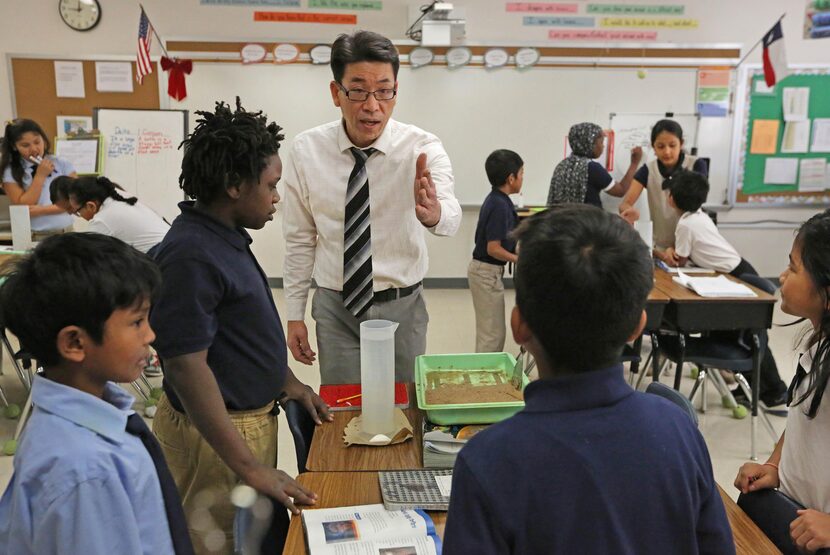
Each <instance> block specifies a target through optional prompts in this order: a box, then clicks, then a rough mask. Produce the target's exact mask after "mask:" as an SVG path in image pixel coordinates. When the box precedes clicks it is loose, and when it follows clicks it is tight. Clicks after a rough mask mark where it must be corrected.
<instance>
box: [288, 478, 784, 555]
mask: <svg viewBox="0 0 830 555" xmlns="http://www.w3.org/2000/svg"><path fill="white" fill-rule="evenodd" d="M718 492H719V493H720V498H721V500H722V501H723V506H724V508H725V509H726V518H728V519H729V526H730V527H731V528H732V536H733V537H734V538H735V551H736V553H737V555H781V552H780V551H778V548H777V547H775V544H773V543H772V542H771V541H770V539H769V538H768V537H767V536H766V535H765V534H764V533H763V532H762V531H761V529H760V528H758V527H757V526H756V525H755V523H754V522H752V519H751V518H749V516H748V515H747V514H746V513H745V512H744V511H743V509H741V508H740V507H738V504H737V503H735V502H734V501H733V500H732V498H731V497H729V496H728V495H727V494H726V492H725V491H723V488H721V487H720V486H718ZM292 524H293V523H292Z"/></svg>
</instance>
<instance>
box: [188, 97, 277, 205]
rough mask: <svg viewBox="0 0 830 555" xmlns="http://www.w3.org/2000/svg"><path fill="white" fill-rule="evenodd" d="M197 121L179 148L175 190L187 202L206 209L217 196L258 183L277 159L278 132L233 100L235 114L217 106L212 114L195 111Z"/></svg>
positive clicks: (273, 125) (265, 119) (275, 127)
mask: <svg viewBox="0 0 830 555" xmlns="http://www.w3.org/2000/svg"><path fill="white" fill-rule="evenodd" d="M196 114H197V115H199V116H201V119H199V120H197V125H196V129H194V130H193V133H191V134H190V135H189V136H188V137H187V138H186V139H185V140H184V141H183V142H182V144H181V147H183V148H184V158H183V159H182V173H181V175H180V176H179V186H180V187H181V188H182V189H183V190H184V192H185V193H186V194H187V195H188V196H189V197H191V198H194V199H196V200H199V201H200V202H203V203H205V204H210V203H211V202H213V200H214V199H216V198H217V197H218V196H219V194H220V193H221V192H222V191H225V190H227V189H228V188H229V187H235V186H239V185H241V184H242V183H248V182H253V183H257V182H258V181H259V176H260V174H261V173H262V170H264V169H265V166H266V164H267V159H268V157H269V156H272V155H274V154H278V153H279V150H280V141H281V140H283V139H284V138H285V137H284V136H283V135H281V134H280V131H281V130H282V127H280V126H279V125H277V124H276V123H273V122H272V123H268V119H267V118H266V117H265V116H264V115H263V113H262V112H261V111H259V112H247V111H245V109H244V108H243V107H242V105H241V103H240V101H239V97H236V110H235V111H233V110H231V107H230V106H228V105H227V104H225V103H224V102H217V103H216V109H215V111H214V112H204V111H197V112H196Z"/></svg>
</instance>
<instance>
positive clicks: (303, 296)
mask: <svg viewBox="0 0 830 555" xmlns="http://www.w3.org/2000/svg"><path fill="white" fill-rule="evenodd" d="M298 148H299V146H298V145H297V143H296V142H295V143H294V145H292V151H291V156H290V157H289V160H288V163H287V164H285V167H284V172H283V182H284V183H285V201H284V209H283V219H282V222H283V235H285V258H284V263H283V264H284V265H283V288H284V291H285V305H286V319H287V320H288V324H287V326H286V327H287V329H286V336H287V339H286V341H287V343H288V350H289V351H291V356H293V357H294V360H296V361H297V362H301V363H303V364H312V363H313V362H314V360H315V359H316V358H317V353H315V352H314V350H313V349H312V348H311V344H310V343H309V341H308V328H307V327H306V324H305V309H306V303H307V302H308V291H309V289H310V288H311V274H312V272H313V271H314V256H315V251H316V249H317V225H316V224H315V223H314V216H313V215H312V213H311V206H310V203H309V199H308V187H307V185H306V183H305V175H304V173H303V171H302V170H303V168H302V167H299V166H298V165H297V164H296V163H295V159H296V158H297V156H298Z"/></svg>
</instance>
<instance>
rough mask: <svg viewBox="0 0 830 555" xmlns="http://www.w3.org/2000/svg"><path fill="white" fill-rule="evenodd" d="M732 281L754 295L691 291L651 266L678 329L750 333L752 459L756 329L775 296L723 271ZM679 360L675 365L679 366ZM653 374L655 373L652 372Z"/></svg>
mask: <svg viewBox="0 0 830 555" xmlns="http://www.w3.org/2000/svg"><path fill="white" fill-rule="evenodd" d="M726 277H727V278H728V279H730V280H732V281H736V282H738V283H743V284H744V285H746V286H747V287H749V288H750V289H752V291H754V292H755V294H756V295H757V296H755V297H718V298H705V297H701V296H700V295H698V294H697V293H695V292H694V291H692V290H690V289H687V288H686V287H683V286H682V285H680V284H678V283H675V282H674V281H672V275H671V274H669V273H668V272H666V271H664V270H661V269H660V268H655V270H654V278H655V287H656V288H657V289H659V290H660V291H662V292H663V293H665V294H666V295H668V296H669V298H670V302H669V304H668V305H667V306H666V310H665V313H664V315H663V319H664V322H665V324H666V325H667V326H668V327H669V328H671V329H675V330H677V331H678V332H681V333H687V334H688V333H698V332H709V331H719V330H750V331H751V332H752V334H753V358H754V365H753V366H754V368H753V370H752V424H751V425H752V432H751V436H752V453H751V456H752V460H756V446H755V436H756V430H757V427H758V395H759V392H760V382H761V379H760V376H761V358H760V353H759V352H758V341H759V339H758V333H759V332H760V331H762V330H765V329H768V328H770V327H771V326H772V313H773V310H774V308H775V297H774V296H773V295H770V294H769V293H766V292H765V291H761V290H760V289H758V288H757V287H753V286H752V285H750V284H748V283H744V282H742V281H741V280H739V279H737V278H734V277H732V276H729V275H726ZM682 366H683V365H682V360H681V364H679V365H678V367H680V368H682ZM680 376H681V372H675V375H674V388H675V389H678V390H679V389H680ZM655 377H657V374H655Z"/></svg>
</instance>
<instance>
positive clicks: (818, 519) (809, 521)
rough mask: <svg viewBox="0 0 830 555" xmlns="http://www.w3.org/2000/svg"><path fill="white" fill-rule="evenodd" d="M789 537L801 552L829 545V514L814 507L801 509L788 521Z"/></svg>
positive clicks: (812, 550) (813, 550)
mask: <svg viewBox="0 0 830 555" xmlns="http://www.w3.org/2000/svg"><path fill="white" fill-rule="evenodd" d="M790 537H792V539H793V542H794V543H795V545H796V546H797V547H798V549H799V551H801V552H803V553H814V552H815V551H816V550H818V549H821V548H822V547H830V515H828V514H826V513H822V512H820V511H817V510H815V509H801V510H800V511H798V518H796V519H795V520H794V521H792V522H791V523H790Z"/></svg>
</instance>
